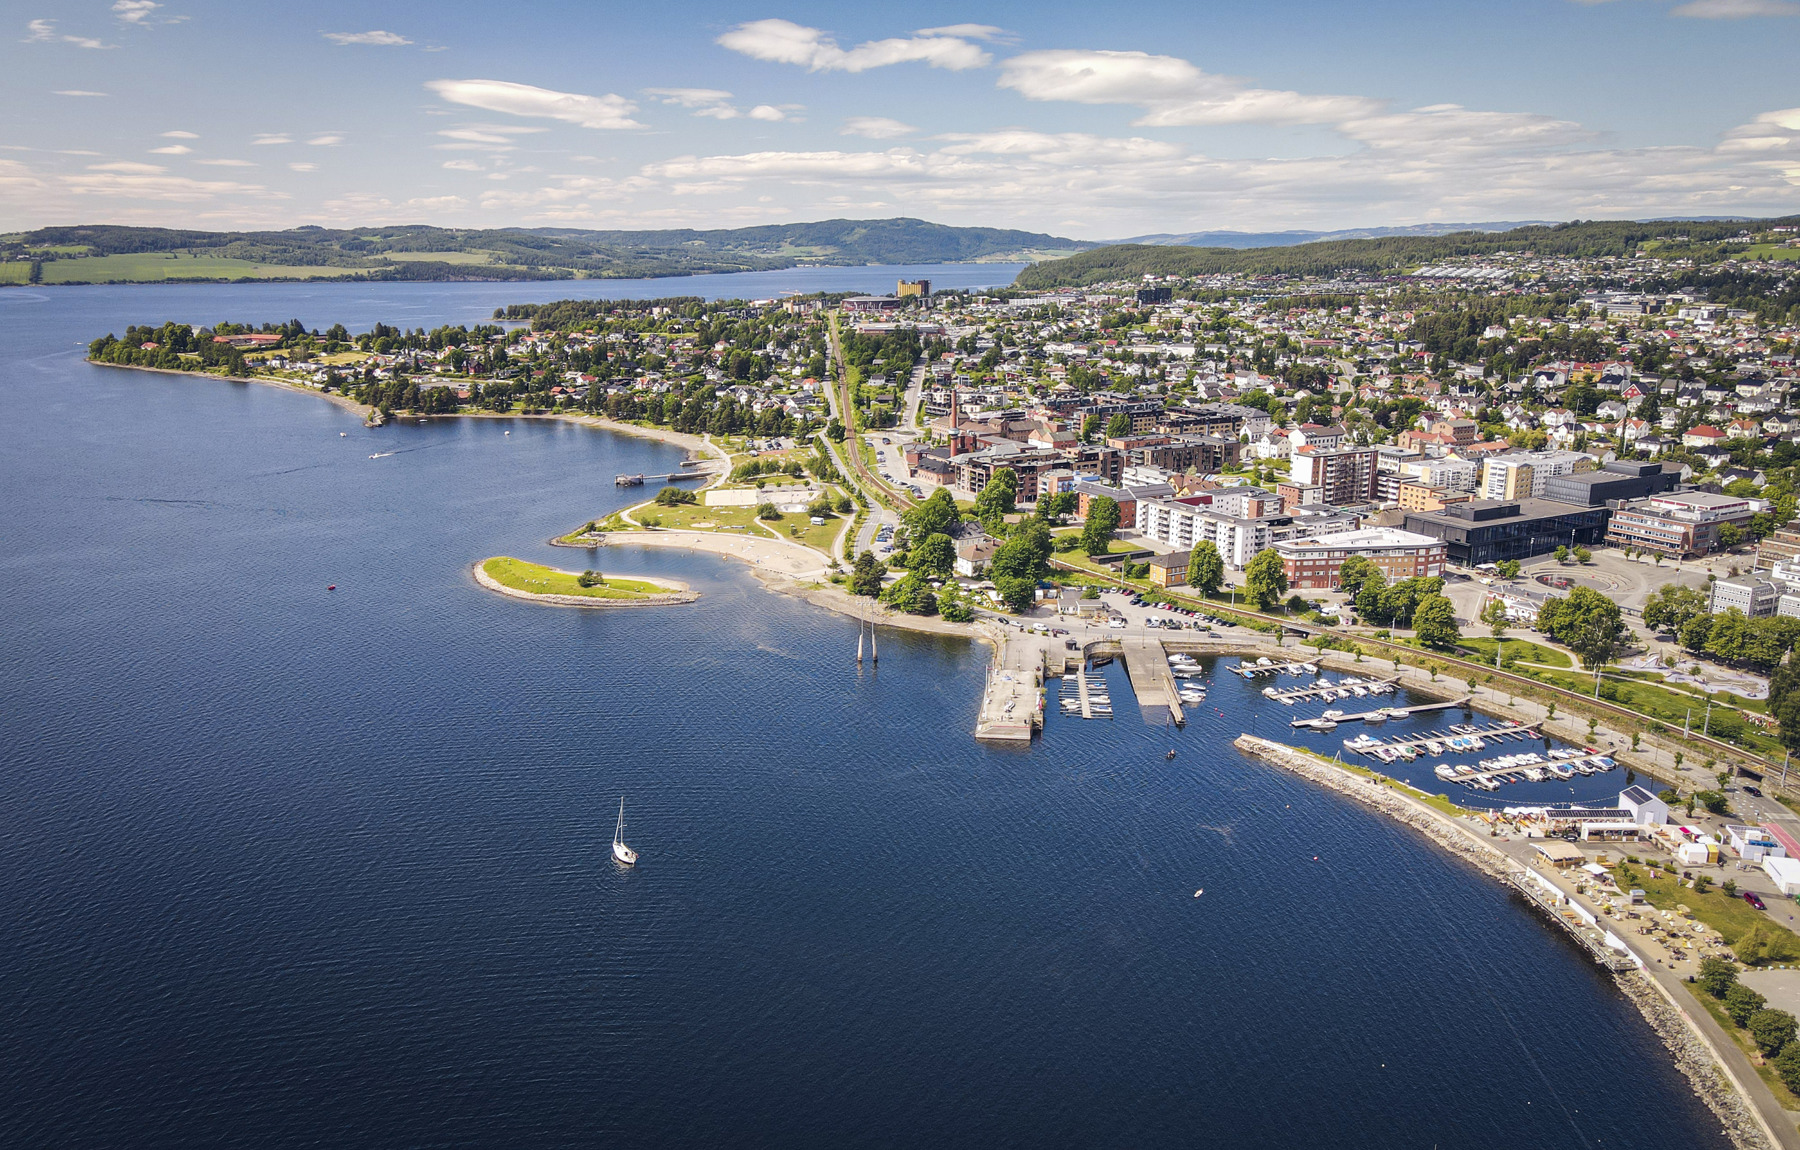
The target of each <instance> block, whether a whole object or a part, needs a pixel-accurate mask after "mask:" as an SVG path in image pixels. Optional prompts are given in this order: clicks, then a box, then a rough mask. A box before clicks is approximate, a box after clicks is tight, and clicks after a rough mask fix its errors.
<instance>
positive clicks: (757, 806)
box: [0, 269, 1725, 1148]
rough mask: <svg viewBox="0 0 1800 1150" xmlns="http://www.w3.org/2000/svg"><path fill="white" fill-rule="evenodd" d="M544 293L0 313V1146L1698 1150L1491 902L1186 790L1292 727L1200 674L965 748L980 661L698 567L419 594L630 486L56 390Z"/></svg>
mask: <svg viewBox="0 0 1800 1150" xmlns="http://www.w3.org/2000/svg"><path fill="white" fill-rule="evenodd" d="M873 270H879V269H873ZM873 270H872V269H859V270H858V272H857V274H859V275H861V274H864V273H870V272H871V271H873ZM880 274H881V275H882V276H883V277H884V278H892V276H893V274H894V273H893V270H892V269H888V270H886V271H881V273H880ZM909 278H910V277H909ZM933 278H936V277H935V276H934V277H933ZM681 282H682V283H683V284H686V285H691V284H692V283H693V281H681ZM577 286H582V285H347V286H335V287H324V286H315V285H291V286H290V285H263V286H251V287H241V288H240V287H208V288H199V287H195V288H87V289H61V290H50V291H41V292H34V293H30V294H29V295H28V294H27V293H22V292H21V293H13V292H0V387H3V388H4V395H5V399H6V400H7V410H8V412H9V415H10V417H11V418H10V419H9V421H8V428H7V432H6V434H5V435H4V436H0V478H3V480H4V491H5V492H6V495H7V499H6V500H5V503H4V505H3V506H0V540H3V541H4V544H3V547H0V571H3V572H4V574H5V577H6V580H7V584H8V588H9V592H10V594H9V597H8V604H9V605H8V607H7V608H6V610H5V611H3V612H0V667H3V668H4V679H3V680H0V682H3V684H4V685H3V686H0V745H3V746H4V748H5V767H6V769H5V770H4V771H0V873H4V874H5V875H6V876H7V878H6V882H5V883H4V884H3V885H0V921H3V922H4V924H5V931H4V935H3V937H4V938H5V940H6V941H5V944H4V945H3V946H0V1012H3V1015H4V1017H5V1018H6V1019H7V1020H8V1025H7V1036H8V1040H9V1041H8V1057H7V1059H6V1060H5V1061H4V1063H0V1143H4V1144H5V1145H9V1146H42V1145H59V1146H60V1145H70V1146H84V1147H100V1146H131V1147H145V1146H149V1147H184V1148H191V1147H215V1146H249V1145H254V1146H258V1147H301V1146H317V1145H321V1144H326V1145H333V1146H369V1147H376V1146H393V1145H408V1146H412V1145H419V1146H444V1147H514V1146H524V1145H529V1146H592V1145H596V1144H603V1143H606V1142H610V1141H617V1142H619V1143H621V1144H629V1145H634V1146H689V1145H695V1144H702V1143H709V1144H731V1145H759V1146H760V1145H767V1146H775V1145H781V1146H794V1145H807V1146H838V1145H845V1144H857V1145H888V1144H897V1143H901V1142H907V1143H917V1142H921V1141H926V1142H931V1143H936V1144H945V1145H984V1146H994V1145H1004V1146H1043V1145H1062V1144H1083V1145H1093V1144H1102V1143H1104V1144H1112V1145H1129V1146H1178V1145H1179V1146H1187V1145H1193V1144H1196V1143H1199V1144H1207V1145H1226V1146H1244V1147H1262V1146H1268V1147H1285V1146H1294V1145H1304V1144H1313V1145H1331V1146H1351V1147H1388V1146H1397V1145H1405V1146H1414V1145H1416V1146H1420V1147H1427V1146H1431V1145H1440V1146H1446V1147H1449V1146H1533V1147H1542V1146H1551V1147H1560V1146H1568V1147H1578V1146H1581V1147H1585V1146H1592V1145H1600V1144H1605V1145H1626V1146H1633V1147H1682V1148H1688V1147H1720V1146H1723V1145H1724V1144H1725V1143H1724V1140H1723V1138H1722V1136H1721V1135H1720V1133H1719V1131H1718V1125H1717V1123H1716V1121H1714V1120H1713V1119H1712V1118H1711V1116H1710V1115H1709V1114H1708V1113H1707V1112H1706V1111H1705V1110H1704V1109H1703V1108H1702V1107H1701V1105H1700V1104H1699V1103H1698V1102H1697V1101H1696V1100H1695V1099H1694V1097H1693V1096H1692V1094H1691V1093H1690V1092H1689V1090H1688V1089H1687V1087H1686V1085H1685V1083H1684V1082H1683V1081H1682V1079H1681V1078H1680V1077H1679V1076H1678V1075H1677V1074H1676V1073H1675V1071H1674V1070H1673V1069H1672V1068H1671V1066H1670V1065H1669V1063H1668V1061H1667V1059H1666V1057H1664V1056H1663V1054H1662V1052H1661V1049H1660V1046H1659V1044H1658V1043H1657V1041H1656V1040H1655V1038H1654V1036H1653V1035H1652V1034H1651V1032H1650V1031H1649V1029H1648V1028H1647V1027H1646V1026H1645V1025H1644V1023H1643V1022H1642V1020H1641V1019H1640V1018H1639V1017H1638V1015H1637V1013H1636V1012H1635V1010H1634V1009H1633V1008H1632V1007H1631V1006H1630V1005H1629V1004H1628V1003H1627V1002H1626V1001H1625V1000H1624V999H1623V998H1622V997H1621V996H1620V995H1619V994H1618V993H1617V992H1616V991H1615V990H1614V989H1613V988H1612V986H1611V984H1610V983H1609V981H1608V980H1607V978H1606V977H1605V976H1604V975H1603V974H1602V973H1601V972H1599V971H1597V970H1596V969H1595V968H1593V967H1592V966H1591V964H1589V963H1588V962H1587V961H1586V960H1585V959H1584V958H1583V957H1582V956H1581V955H1580V953H1579V952H1578V951H1577V950H1576V949H1575V948H1574V947H1573V946H1572V945H1571V944H1570V943H1568V942H1567V941H1566V940H1565V939H1563V938H1562V937H1561V936H1559V935H1558V934H1557V933H1556V932H1555V930H1554V929H1553V928H1551V927H1549V926H1548V925H1546V924H1545V923H1543V922H1542V921H1540V920H1539V919H1538V918H1536V917H1534V915H1533V913H1532V912H1530V911H1529V910H1527V909H1525V908H1524V907H1523V905H1522V904H1521V903H1520V902H1519V901H1518V900H1517V899H1515V898H1513V897H1511V896H1509V895H1508V894H1507V893H1506V892H1505V891H1504V890H1503V889H1502V888H1501V887H1499V886H1498V885H1496V884H1494V883H1492V882H1490V881H1489V880H1487V879H1485V878H1483V877H1481V876H1479V875H1477V874H1476V873H1474V872H1473V871H1471V870H1469V869H1468V868H1466V867H1465V866H1463V865H1461V864H1459V863H1457V862H1455V861H1453V860H1451V859H1449V858H1447V857H1445V856H1444V855H1442V854H1441V853H1440V852H1438V851H1436V850H1435V849H1433V848H1432V847H1431V846H1430V845H1429V844H1428V843H1426V842H1425V841H1424V840H1423V839H1421V838H1419V837H1418V836H1416V835H1415V834H1413V833H1412V832H1410V831H1408V830H1406V829H1404V828H1401V827H1398V826H1396V825H1393V824H1390V823H1387V822H1384V821H1382V820H1380V819H1378V818H1376V817H1374V816H1372V815H1371V814H1369V813H1368V812H1366V811H1364V810H1363V809H1361V808H1359V807H1355V806H1352V805H1351V804H1349V803H1348V802H1347V801H1345V800H1343V799H1341V798H1339V797H1336V796H1334V795H1331V794H1327V793H1322V792H1320V791H1319V790H1317V789H1314V788H1311V787H1309V786H1307V785H1305V784H1304V783H1302V782H1300V781H1299V780H1297V779H1294V778H1292V777H1290V776H1287V775H1285V774H1282V773H1280V772H1277V771H1274V770H1272V769H1271V768H1269V767H1267V766H1265V765H1263V764H1260V763H1257V762H1254V761H1251V760H1248V759H1246V758H1244V757H1242V756H1241V755H1239V754H1237V753H1236V752H1235V751H1234V750H1233V749H1232V748H1231V747H1230V746H1229V740H1230V739H1231V738H1233V737H1235V736H1236V735H1237V734H1238V733H1239V732H1240V731H1242V730H1244V729H1246V728H1255V729H1258V730H1260V731H1261V733H1264V734H1274V733H1278V732H1285V730H1286V727H1285V724H1286V722H1287V720H1289V719H1291V718H1293V717H1295V716H1296V714H1297V712H1298V710H1299V709H1295V710H1290V709H1288V708H1284V707H1279V706H1275V705H1273V704H1270V703H1268V702H1267V701H1265V700H1263V699H1262V698H1261V697H1260V695H1258V694H1257V693H1256V691H1257V688H1250V687H1247V686H1246V685H1245V684H1243V683H1242V682H1241V681H1239V680H1237V679H1236V678H1235V677H1234V676H1230V675H1226V674H1219V673H1216V671H1215V674H1213V675H1212V677H1211V679H1210V684H1209V685H1210V687H1211V695H1210V696H1209V706H1208V707H1207V708H1204V709H1203V710H1202V711H1201V712H1200V713H1198V714H1196V716H1195V719H1194V721H1193V722H1192V723H1190V724H1189V726H1188V727H1187V728H1186V729H1185V730H1182V731H1169V730H1165V729H1163V728H1160V727H1154V726H1148V725H1146V724H1144V723H1143V722H1142V721H1141V719H1140V718H1139V717H1138V715H1137V713H1136V709H1135V707H1134V706H1133V705H1132V700H1131V694H1130V689H1129V686H1128V684H1127V682H1126V680H1125V676H1124V672H1123V670H1122V668H1120V667H1118V666H1117V665H1114V666H1113V667H1111V668H1108V669H1107V670H1106V671H1104V672H1103V674H1104V675H1105V676H1106V678H1107V679H1108V681H1109V682H1110V683H1111V684H1112V688H1113V699H1114V703H1115V707H1116V708H1117V710H1118V718H1117V719H1116V720H1115V721H1112V722H1082V721H1078V720H1067V719H1064V718H1062V717H1061V716H1059V715H1054V714H1053V715H1052V716H1051V719H1050V725H1049V727H1048V729H1047V730H1046V731H1045V732H1044V734H1043V736H1042V738H1041V739H1039V740H1038V741H1036V742H1035V743H1033V744H1032V746H1031V747H1030V748H1029V749H1005V748H984V747H982V746H980V745H978V744H976V743H975V742H974V741H973V740H972V738H971V737H970V731H971V729H972V727H973V723H974V717H975V707H976V703H977V696H978V694H979V689H980V684H981V677H982V667H983V663H984V659H985V652H984V651H983V650H982V649H980V648H972V647H970V646H969V645H967V644H965V643H962V642H959V641H952V640H948V639H940V638H934V637H928V636H916V635H907V634H901V633H888V632H884V633H883V635H882V643H881V647H882V655H883V658H882V662H881V667H880V670H879V672H878V673H868V672H865V673H862V674H859V673H858V672H857V670H856V668H855V665H854V663H853V661H852V651H853V647H854V645H855V630H856V627H855V623H854V622H853V621H850V620H847V619H843V618H839V617H836V616H834V615H831V614H829V613H826V612H823V611H821V610H819V609H817V608H814V607H812V606H810V605H808V604H806V603H803V602H800V601H797V600H793V599H789V598H785V597H781V596H778V595H774V594H772V593H770V592H768V591H766V590H765V589H763V588H762V587H761V586H760V585H759V584H758V583H756V582H755V580H754V579H752V578H750V577H749V576H748V575H747V574H746V573H745V572H744V571H743V569H742V568H739V567H735V566H733V565H731V564H729V563H728V562H726V561H724V560H718V559H713V558H709V557H704V556H690V555H681V554H675V553H669V552H652V551H647V550H636V549H618V550H611V551H604V552H601V553H599V556H598V558H597V560H596V562H598V563H601V564H603V565H604V568H605V569H609V570H617V571H618V572H620V573H631V572H643V573H649V574H667V575H672V576H675V577H679V578H683V579H687V580H690V581H691V582H693V583H694V585H695V586H696V588H697V589H699V590H701V591H702V592H703V593H704V598H703V599H702V600H701V601H700V602H699V603H697V604H694V605H693V606H691V607H686V608H680V609H675V610H669V611H618V612H584V611H576V610H558V609H551V608H544V607H538V606H535V605H531V604H524V603H519V602H516V601H513V600H508V599H503V598H501V597H498V596H493V595H489V594H486V593H484V592H482V591H481V590H480V589H479V588H477V587H476V586H475V585H474V583H473V581H472V580H471V579H470V578H469V575H468V567H469V564H470V563H472V562H473V561H475V560H476V559H479V558H481V557H483V556H486V555H492V554H498V553H506V554H513V555H519V556H522V557H525V558H528V559H533V560H537V561H543V562H551V563H557V564H559V565H563V566H574V565H581V566H586V565H589V561H588V560H587V559H586V557H585V556H581V555H580V554H579V553H576V554H575V555H574V556H572V555H571V553H570V552H567V551H563V550H558V549H553V548H550V547H548V546H547V545H546V544H545V542H544V541H545V540H546V539H547V538H549V537H550V536H552V535H553V534H556V533H558V532H560V531H563V530H566V529H567V528H568V527H569V526H570V525H572V524H574V523H579V522H581V521H583V520H585V519H588V518H591V517H594V516H596V515H599V514H602V513H604V512H606V511H607V510H609V509H611V508H613V507H616V506H618V505H619V504H620V503H622V502H624V501H625V500H627V499H628V498H630V495H629V494H625V493H620V492H618V491H616V490H615V489H614V488H613V486H612V476H613V475H614V474H615V473H617V472H621V471H633V472H635V471H646V472H656V471H664V470H668V466H669V464H671V463H672V462H673V461H674V460H676V459H678V458H679V457H680V454H681V453H680V452H679V451H678V450H676V449H673V448H668V447H665V446H662V445H658V444H654V443H648V442H645V441H641V440H633V439H625V438H619V437H614V436H611V435H607V434H604V433H599V432H594V431H591V430H588V429H585V428H578V427H573V426H567V425H562V424H557V423H548V422H534V421H527V420H516V421H505V420H493V421H486V420H467V421H456V420H447V421H437V422H433V423H430V424H425V425H419V424H405V425H400V426H393V427H389V428H385V429H380V430H376V431H369V430H365V429H363V428H362V427H361V426H360V425H359V423H358V421H357V420H356V419H355V418H354V417H352V416H350V415H348V414H346V413H344V412H342V411H339V410H338V409H336V408H334V407H332V406H330V405H329V404H326V403H323V402H320V401H319V400H317V399H315V398H312V397H308V396H305V395H299V394H290V393H286V392H283V391H280V390H277V389H272V388H267V387H259V386H253V385H232V384H226V383H221V382H216V381H208V380H200V379H188V378H182V377H175V376H163V375H153V374H146V373H137V372H123V371H116V370H106V369H101V368H95V367H91V366H88V365H86V364H84V363H82V362H81V361H80V359H79V352H78V347H79V345H81V344H84V343H85V342H86V341H87V339H89V338H91V337H92V336H93V335H95V334H98V333H99V332H102V331H105V330H115V331H117V330H122V329H123V327H124V326H125V324H127V323H129V322H144V321H151V320H159V319H161V318H163V317H165V316H169V315H179V316H188V315H196V316H206V317H211V318H217V317H221V316H227V315H229V316H233V317H239V318H257V319H261V318H265V317H266V318H270V319H274V318H285V317H286V316H288V315H290V314H292V315H299V316H300V317H301V318H303V319H304V320H305V321H306V322H307V323H309V324H318V325H321V326H322V325H325V324H329V323H331V322H335V321H338V320H342V321H343V322H345V323H346V324H349V325H351V326H352V327H355V326H357V325H359V324H362V325H366V324H367V323H370V322H373V321H374V320H376V319H386V320H388V321H389V322H403V323H407V324H410V325H412V326H417V325H419V324H421V323H423V324H427V325H429V324H432V323H436V322H442V321H456V322H474V321H476V320H479V319H482V318H484V317H485V316H486V315H487V314H489V313H491V311H492V308H493V307H494V306H497V305H498V304H501V303H505V302H508V301H510V300H525V299H533V298H552V297H551V296H548V295H545V294H543V293H542V292H539V291H537V290H535V289H538V288H543V287H551V288H555V289H558V291H561V290H562V289H569V288H574V287H577ZM607 286H608V287H611V286H613V285H607ZM846 286H847V287H849V288H851V289H860V290H866V288H865V284H864V282H862V281H857V282H847V283H846ZM868 286H874V285H873V284H872V283H871V284H869V285H868ZM452 289H454V290H452ZM476 289H479V290H476ZM764 290H768V289H764V288H760V287H759V288H757V289H756V291H755V292H750V291H746V292H744V293H742V294H746V295H748V294H759V293H760V292H762V291H764ZM632 294H638V293H632ZM642 294H664V293H663V291H662V289H661V287H660V286H658V287H657V288H655V289H647V290H646V291H645V292H644V293H642ZM728 294H739V293H736V292H731V293H728ZM408 308H410V309H411V310H410V311H408V312H407V317H406V318H405V319H396V316H398V315H399V314H400V313H401V311H402V310H403V309H408ZM509 430H510V431H511V434H510V435H507V434H505V432H506V431H509ZM340 433H347V434H340ZM388 452H393V453H394V454H391V455H388V454H386V453H388ZM373 454H381V455H383V456H384V457H383V458H380V459H370V458H369V457H370V456H371V455H373ZM328 584H335V585H336V586H337V588H338V590H337V591H335V592H328V591H326V590H325V588H326V586H327V585H328ZM1309 713H1310V712H1309ZM1460 718H1461V716H1460V715H1458V716H1456V717H1455V719H1456V720H1460ZM1449 721H1455V720H1452V719H1449V718H1445V719H1438V720H1436V721H1435V725H1437V726H1442V725H1446V724H1447V722H1449ZM1400 729H1401V726H1400V725H1398V724H1389V725H1388V727H1387V728H1386V730H1387V731H1388V732H1390V733H1394V732H1397V731H1398V730H1400ZM1343 730H1350V729H1349V728H1345V729H1343ZM1170 746H1174V747H1176V748H1177V749H1178V751H1179V756H1178V758H1177V759H1175V760H1174V761H1173V762H1170V761H1166V760H1165V759H1164V757H1163V754H1164V751H1165V750H1166V749H1167V748H1168V747H1170ZM1421 763H1423V760H1421ZM1418 765H1419V764H1415V766H1418ZM1423 769H1424V770H1425V771H1427V772H1429V764H1426V765H1424V768H1423ZM1603 779H1605V780H1606V785H1607V786H1613V785H1614V781H1615V780H1616V779H1617V776H1605V777H1603ZM1518 789H1519V788H1513V790H1518ZM621 794H623V795H625V796H626V797H627V801H628V804H629V805H628V809H627V820H628V823H629V827H628V833H627V837H628V839H629V840H630V841H631V843H632V844H633V845H634V846H635V847H636V848H637V849H638V850H639V851H640V852H641V855H642V859H643V861H642V863H641V865H639V866H638V867H637V868H636V869H635V870H632V871H621V870H619V869H617V868H616V867H615V866H614V865H613V864H612V862H611V861H610V859H609V857H608V853H607V843H608V840H609V838H610V836H611V832H612V827H613V819H614V813H615V810H616V806H617V803H618V800H619V796H620V795H621ZM1198 888H1204V890H1205V892H1206V893H1205V894H1204V896H1203V897H1200V898H1195V897H1194V892H1195V890H1196V889H1198Z"/></svg>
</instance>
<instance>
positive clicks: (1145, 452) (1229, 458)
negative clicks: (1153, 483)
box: [1106, 435, 1242, 474]
mask: <svg viewBox="0 0 1800 1150" xmlns="http://www.w3.org/2000/svg"><path fill="white" fill-rule="evenodd" d="M1106 445H1107V446H1108V447H1111V448H1115V449H1116V450H1119V451H1122V452H1124V453H1125V458H1126V461H1127V462H1128V463H1132V464H1137V465H1139V466H1143V467H1160V468H1162V469H1163V470H1164V471H1171V472H1175V473H1176V474H1180V473H1182V472H1185V471H1199V472H1203V473H1205V472H1213V471H1223V470H1224V469H1225V468H1227V467H1236V466H1237V462H1238V453H1239V452H1240V451H1241V450H1242V448H1241V447H1240V445H1239V444H1238V441H1237V440H1236V439H1226V438H1225V437H1223V436H1218V435H1133V436H1128V437H1125V438H1121V439H1109V440H1107V441H1106Z"/></svg>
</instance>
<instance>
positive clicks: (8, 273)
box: [0, 260, 31, 284]
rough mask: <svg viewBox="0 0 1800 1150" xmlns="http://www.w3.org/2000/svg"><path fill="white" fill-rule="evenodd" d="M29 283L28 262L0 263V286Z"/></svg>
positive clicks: (10, 261)
mask: <svg viewBox="0 0 1800 1150" xmlns="http://www.w3.org/2000/svg"><path fill="white" fill-rule="evenodd" d="M30 282H31V261H30V260H7V261H6V262H4V263H0V284H23V283H30Z"/></svg>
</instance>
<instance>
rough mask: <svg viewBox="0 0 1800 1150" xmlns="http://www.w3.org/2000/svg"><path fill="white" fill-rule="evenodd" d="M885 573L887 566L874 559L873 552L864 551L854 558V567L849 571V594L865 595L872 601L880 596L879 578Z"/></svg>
mask: <svg viewBox="0 0 1800 1150" xmlns="http://www.w3.org/2000/svg"><path fill="white" fill-rule="evenodd" d="M886 573H887V565H886V564H885V563H883V562H882V561H881V560H879V559H877V558H875V553H874V552H873V551H864V552H863V553H862V554H861V555H858V556H857V557H856V566H855V567H853V568H852V569H851V571H850V594H852V595H867V596H868V597H869V598H871V599H873V598H875V597H877V596H879V595H880V594H881V577H882V576H883V575H885V574H886Z"/></svg>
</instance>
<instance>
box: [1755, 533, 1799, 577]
mask: <svg viewBox="0 0 1800 1150" xmlns="http://www.w3.org/2000/svg"><path fill="white" fill-rule="evenodd" d="M1796 559H1800V523H1790V524H1788V525H1787V526H1786V527H1777V528H1776V529H1775V533H1774V534H1773V535H1770V536H1769V537H1768V538H1767V539H1764V540H1763V541H1762V542H1761V543H1759V544H1757V545H1756V569H1757V570H1758V571H1767V570H1768V569H1769V568H1771V567H1773V566H1775V565H1776V564H1777V563H1782V564H1787V563H1792V562H1794V561H1795V560H1796Z"/></svg>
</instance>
